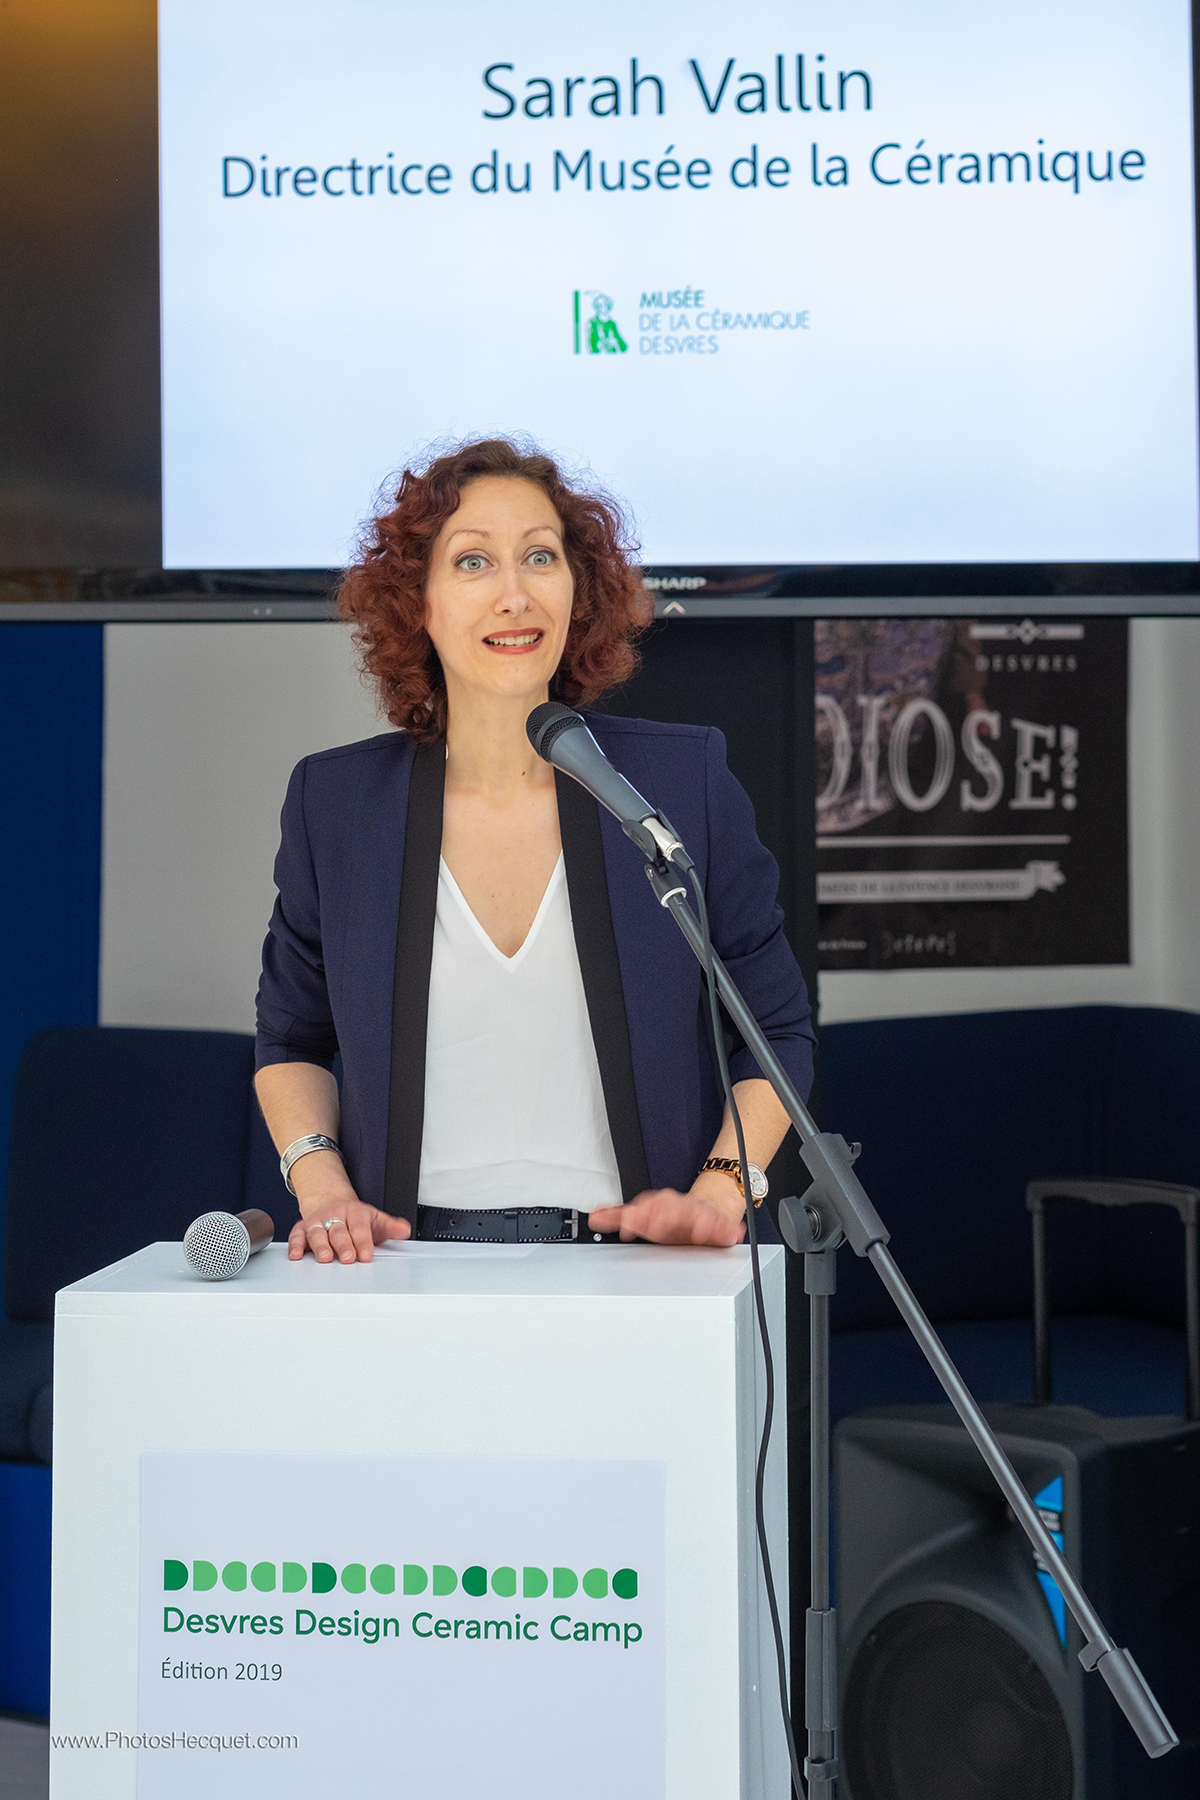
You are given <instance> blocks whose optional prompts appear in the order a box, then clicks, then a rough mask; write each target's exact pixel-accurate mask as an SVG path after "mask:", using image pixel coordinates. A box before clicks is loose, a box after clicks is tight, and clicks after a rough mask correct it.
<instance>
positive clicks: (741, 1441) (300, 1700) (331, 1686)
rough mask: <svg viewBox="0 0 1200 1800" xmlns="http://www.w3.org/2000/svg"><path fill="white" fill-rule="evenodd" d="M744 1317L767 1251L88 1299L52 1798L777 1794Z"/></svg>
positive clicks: (109, 1290)
mask: <svg viewBox="0 0 1200 1800" xmlns="http://www.w3.org/2000/svg"><path fill="white" fill-rule="evenodd" d="M762 1266H763V1280H764V1286H765V1291H766V1298H767V1306H768V1314H769V1318H770V1320H771V1324H772V1328H773V1335H774V1339H775V1342H776V1344H777V1346H778V1347H779V1350H780V1351H782V1346H783V1252H782V1251H781V1250H777V1249H766V1250H764V1251H763V1253H762ZM752 1314H753V1292H752V1287H751V1281H750V1262H749V1253H748V1251H746V1250H745V1249H738V1250H690V1249H688V1250H683V1249H681V1250H674V1249H661V1248H656V1247H650V1246H640V1245H639V1246H590V1245H589V1246H575V1245H544V1246H536V1247H534V1246H525V1245H520V1246H513V1247H500V1246H495V1247H493V1246H488V1245H458V1244H405V1245H396V1246H387V1247H385V1248H384V1249H383V1250H382V1251H381V1252H380V1253H379V1254H378V1255H377V1257H376V1260H375V1262H374V1263H372V1264H357V1265H353V1266H351V1267H349V1268H343V1267H341V1266H340V1265H335V1266H331V1267H326V1268H321V1267H318V1266H317V1265H316V1264H315V1263H313V1262H312V1261H311V1259H310V1260H306V1261H305V1262H304V1263H300V1264H296V1263H289V1262H288V1260H287V1258H286V1254H285V1251H284V1249H283V1247H282V1246H272V1247H270V1248H269V1249H268V1250H267V1251H265V1252H264V1253H263V1254H262V1255H261V1256H259V1257H257V1258H255V1259H254V1260H253V1261H252V1262H251V1263H250V1265H249V1266H248V1268H247V1269H246V1271H245V1273H244V1275H242V1276H241V1277H240V1278H239V1279H238V1280H237V1281H233V1282H230V1283H228V1284H225V1285H219V1286H218V1285H214V1284H209V1283H206V1282H203V1281H201V1280H200V1279H199V1278H198V1277H196V1276H195V1275H193V1274H192V1272H191V1271H190V1270H189V1269H188V1268H187V1266H186V1264H185V1262H184V1259H183V1255H182V1251H181V1248H180V1246H179V1245H178V1244H154V1245H151V1246H150V1247H149V1248H148V1249H146V1250H143V1251H141V1252H139V1253H138V1255H136V1256H132V1257H129V1258H127V1259H126V1260H125V1261H123V1262H120V1263H117V1264H115V1265H114V1266H113V1267H112V1268H109V1269H105V1270H102V1271H101V1272H100V1273H99V1274H97V1275H93V1276H90V1277H89V1278H88V1279H87V1280H85V1281H81V1282H78V1283H77V1284H76V1285H75V1286H74V1287H71V1288H67V1289H65V1290H64V1291H63V1292H62V1293H61V1294H60V1295H59V1297H58V1308H57V1322H56V1337H55V1442H54V1614H53V1676H52V1696H51V1708H52V1719H51V1730H52V1739H53V1744H54V1749H53V1751H52V1769H51V1794H52V1796H53V1800H84V1797H85V1796H86V1800H110V1797H111V1800H118V1797H120V1800H126V1797H128V1800H133V1796H134V1795H135V1794H136V1796H137V1800H168V1797H170V1800H176V1797H178V1800H184V1797H187V1800H191V1797H193V1796H195V1797H196V1800H200V1797H204V1800H208V1797H209V1796H211V1795H212V1794H213V1793H214V1792H216V1791H218V1784H219V1791H220V1792H221V1793H222V1795H223V1796H225V1797H226V1800H240V1797H241V1796H246V1800H250V1797H251V1796H253V1800H270V1797H272V1796H279V1797H280V1800H284V1797H285V1796H286V1800H328V1797H329V1796H330V1795H331V1794H335V1793H337V1792H339V1791H341V1790H342V1789H343V1787H344V1788H345V1791H347V1792H352V1793H354V1794H355V1796H356V1800H376V1797H378V1800H383V1797H384V1796H388V1800H392V1797H393V1796H396V1795H413V1796H421V1797H422V1800H432V1797H433V1796H438V1797H439V1800H459V1797H460V1796H461V1800H477V1797H478V1796H479V1795H480V1794H484V1793H486V1794H487V1795H489V1797H490V1800H518V1796H519V1800H561V1796H562V1795H563V1794H570V1795H571V1796H572V1800H601V1796H603V1797H605V1800H610V1797H611V1796H612V1795H613V1794H620V1795H621V1796H622V1800H685V1796H686V1800H694V1796H695V1795H697V1794H701V1793H702V1794H704V1795H705V1796H706V1797H709V1800H721V1797H724V1796H728V1797H729V1800H735V1797H737V1800H743V1797H744V1800H749V1797H750V1796H751V1795H753V1796H755V1797H756V1800H757V1797H758V1796H761V1795H773V1794H777V1795H779V1796H783V1795H784V1794H785V1793H786V1791H787V1771H786V1760H785V1753H784V1748H783V1738H782V1731H781V1727H780V1724H779V1719H778V1699H777V1686H776V1680H775V1674H774V1662H773V1651H772V1647H771V1641H770V1627H769V1621H768V1618H767V1614H766V1605H765V1600H764V1597H763V1593H762V1586H761V1580H760V1577H759V1573H758V1568H757V1551H756V1545H755V1533H754V1456H755V1447H756V1443H757V1436H758V1431H759V1429H760V1428H761V1419H762V1403H763V1369H762V1359H761V1353H760V1351H759V1348H758V1345H757V1342H756V1338H755V1331H754V1323H753V1316H752ZM782 1363H783V1357H782V1354H780V1355H778V1357H777V1368H778V1369H779V1370H780V1374H781V1375H782ZM783 1416H784V1414H783V1407H782V1393H781V1394H780V1396H779V1413H778V1417H780V1418H782V1417H783ZM782 1440H783V1433H782V1430H781V1431H779V1433H778V1434H777V1442H776V1448H775V1449H773V1451H772V1455H771V1459H770V1464H769V1468H768V1476H767V1490H766V1500H767V1517H768V1524H769V1528H770V1530H771V1536H772V1542H773V1544H774V1546H775V1557H776V1579H777V1580H778V1581H779V1582H780V1587H781V1594H784V1593H786V1532H785V1510H786V1509H785V1487H784V1457H783V1443H782Z"/></svg>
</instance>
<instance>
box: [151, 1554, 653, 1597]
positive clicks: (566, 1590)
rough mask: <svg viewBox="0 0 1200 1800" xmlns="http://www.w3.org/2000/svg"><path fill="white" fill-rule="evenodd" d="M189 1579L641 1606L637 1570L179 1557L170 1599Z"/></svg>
mask: <svg viewBox="0 0 1200 1800" xmlns="http://www.w3.org/2000/svg"><path fill="white" fill-rule="evenodd" d="M189 1579H190V1581H191V1585H192V1587H193V1589H194V1590H195V1592H196V1593H198V1594H202V1593H207V1592H209V1591H210V1590H211V1589H212V1588H215V1587H216V1586H217V1583H218V1582H220V1583H221V1584H222V1585H223V1586H224V1587H226V1588H227V1589H228V1590H229V1591H230V1592H231V1593H235V1594H240V1593H242V1592H244V1591H245V1588H246V1586H247V1584H249V1585H250V1586H251V1587H252V1588H254V1589H255V1590H256V1592H258V1593H260V1594H273V1593H274V1592H275V1590H276V1588H277V1587H278V1588H279V1589H281V1590H282V1592H283V1593H285V1594H300V1593H303V1591H304V1589H305V1588H306V1587H308V1586H309V1585H310V1582H311V1588H312V1592H313V1593H314V1594H329V1593H332V1591H333V1590H334V1588H336V1587H337V1586H338V1583H339V1580H340V1582H341V1586H342V1587H343V1588H344V1589H345V1590H346V1592H347V1593H348V1594H364V1593H366V1591H367V1587H368V1584H369V1585H370V1587H371V1588H372V1589H373V1591H374V1592H375V1593H377V1594H394V1593H395V1592H396V1590H397V1587H399V1588H400V1591H401V1592H402V1593H403V1594H405V1595H406V1596H408V1597H412V1598H415V1597H416V1596H417V1595H419V1594H424V1593H427V1592H428V1591H429V1590H430V1589H431V1588H432V1592H433V1593H434V1594H435V1595H437V1596H438V1597H439V1598H445V1596H446V1595H448V1594H453V1593H455V1592H456V1591H457V1589H458V1588H459V1586H460V1584H461V1587H462V1591H463V1593H464V1594H468V1595H470V1596H471V1598H472V1599H476V1600H481V1599H483V1598H484V1597H485V1596H486V1595H487V1593H488V1591H489V1589H490V1591H491V1592H492V1593H493V1594H494V1595H495V1596H496V1597H497V1599H500V1600H512V1599H514V1598H515V1597H516V1595H517V1593H518V1591H519V1592H520V1595H521V1598H522V1599H524V1600H540V1599H541V1598H542V1596H543V1595H544V1594H545V1593H546V1592H547V1590H551V1591H552V1593H553V1597H554V1599H555V1600H570V1599H571V1598H572V1597H573V1596H574V1595H575V1594H577V1593H578V1592H579V1591H580V1589H581V1588H582V1591H583V1593H584V1594H586V1595H587V1597H588V1599H590V1600H603V1599H606V1598H607V1596H608V1595H609V1593H610V1592H611V1593H612V1594H613V1595H614V1596H615V1597H616V1598H617V1599H618V1600H636V1599H637V1596H638V1572H637V1570H636V1569H618V1570H617V1571H616V1573H615V1574H614V1575H612V1576H611V1578H610V1576H609V1573H608V1570H607V1569H601V1568H593V1569H588V1570H587V1572H586V1573H585V1574H584V1575H583V1577H582V1578H581V1577H580V1576H579V1575H577V1574H576V1572H575V1570H574V1569H568V1568H566V1567H565V1566H563V1565H557V1566H555V1567H553V1568H552V1569H551V1570H550V1572H549V1573H547V1571H546V1570H545V1569H543V1568H539V1567H538V1566H537V1564H535V1563H526V1564H524V1565H523V1566H522V1567H521V1568H517V1566H516V1565H515V1564H512V1563H501V1564H500V1565H499V1567H497V1568H495V1569H493V1570H492V1571H491V1574H490V1578H489V1572H488V1570H487V1569H486V1568H484V1567H483V1565H482V1564H481V1563H473V1564H472V1565H471V1567H470V1568H468V1569H464V1570H463V1572H462V1575H461V1576H459V1575H458V1573H457V1572H456V1571H455V1570H454V1569H453V1568H451V1566H450V1565H449V1564H448V1563H431V1564H429V1565H428V1566H426V1565H425V1564H424V1563H403V1564H401V1565H400V1568H399V1570H397V1568H396V1566H395V1564H393V1563H376V1564H375V1566H374V1567H373V1568H371V1569H370V1570H369V1571H368V1566H367V1564H366V1563H361V1562H351V1563H346V1564H345V1565H344V1566H343V1568H342V1571H341V1575H340V1577H339V1575H338V1571H337V1569H336V1568H335V1567H334V1565H333V1564H332V1563H327V1562H315V1563H311V1564H309V1565H307V1566H306V1565H305V1564H304V1563H298V1562H283V1563H275V1562H257V1563H255V1564H254V1565H253V1567H249V1566H248V1565H247V1564H246V1563H244V1562H240V1561H235V1562H227V1563H226V1564H225V1566H224V1568H222V1569H221V1570H220V1571H219V1572H218V1569H217V1565H216V1564H215V1563H211V1562H204V1561H196V1562H193V1563H192V1564H191V1568H190V1571H189V1567H188V1564H187V1563H185V1562H182V1561H180V1560H179V1559H177V1558H175V1557H167V1558H166V1559H165V1560H164V1562H163V1588H164V1589H165V1590H166V1592H167V1593H178V1592H180V1590H181V1589H183V1588H186V1587H187V1586H188V1582H189Z"/></svg>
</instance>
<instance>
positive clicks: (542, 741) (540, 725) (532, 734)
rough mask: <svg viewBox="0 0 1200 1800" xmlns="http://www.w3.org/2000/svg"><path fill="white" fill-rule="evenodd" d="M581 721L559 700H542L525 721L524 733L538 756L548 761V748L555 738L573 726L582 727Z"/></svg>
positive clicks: (577, 715) (575, 713)
mask: <svg viewBox="0 0 1200 1800" xmlns="http://www.w3.org/2000/svg"><path fill="white" fill-rule="evenodd" d="M582 724H583V720H582V719H581V718H580V716H579V714H578V713H577V712H575V711H574V710H573V709H572V708H571V707H569V706H564V705H563V704H562V702H561V701H559V700H543V702H542V704H541V705H540V706H535V707H534V709H533V711H532V712H531V713H530V715H529V717H528V718H527V719H526V721H525V731H526V734H527V736H528V738H529V741H530V743H531V744H532V745H533V747H534V749H535V750H536V751H537V753H538V755H539V756H544V757H545V758H546V760H547V762H548V761H549V760H550V746H551V745H552V744H553V742H554V740H555V738H557V737H561V735H562V733H563V732H564V731H570V730H571V729H572V727H573V726H575V725H582Z"/></svg>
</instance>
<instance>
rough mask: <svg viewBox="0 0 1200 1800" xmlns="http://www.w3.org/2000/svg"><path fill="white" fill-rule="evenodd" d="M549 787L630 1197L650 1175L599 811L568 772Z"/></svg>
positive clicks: (607, 1103) (643, 1186) (626, 1192)
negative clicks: (553, 795)
mask: <svg viewBox="0 0 1200 1800" xmlns="http://www.w3.org/2000/svg"><path fill="white" fill-rule="evenodd" d="M554 782H555V786H556V788H557V790H558V825H559V830H560V832H561V834H562V847H563V861H564V862H565V864H566V870H567V893H568V895H569V897H570V901H571V923H572V926H573V927H574V931H575V949H576V951H577V953H578V956H579V969H580V973H581V975H582V976H583V991H584V994H585V996H586V998H587V1009H588V1018H589V1019H590V1021H591V1026H592V1041H593V1042H594V1044H595V1046H596V1061H597V1062H598V1063H599V1065H600V1084H601V1086H602V1088H603V1090H604V1107H605V1111H606V1112H607V1113H608V1128H609V1130H610V1131H611V1133H612V1141H613V1149H614V1151H615V1152H616V1157H617V1172H618V1174H619V1175H620V1178H621V1193H622V1196H623V1198H624V1199H626V1200H632V1199H633V1197H634V1195H635V1194H640V1193H642V1192H643V1191H644V1190H645V1189H646V1188H648V1187H649V1186H650V1171H649V1168H648V1167H647V1164H646V1146H645V1143H644V1142H643V1140H642V1122H641V1119H640V1118H639V1116H638V1106H637V1090H636V1088H635V1086H634V1080H633V1052H632V1050H631V1049H630V1046H629V1021H628V1019H627V1017H626V1015H625V995H624V992H623V990H622V987H621V965H620V963H619V962H618V960H617V939H616V934H615V933H614V931H613V922H612V910H611V908H610V906H609V903H608V876H607V874H606V873H605V868H604V844H603V841H602V839H601V836H600V814H599V811H598V809H597V806H596V802H595V801H594V800H593V799H592V797H591V795H590V794H589V793H588V792H587V791H586V789H584V788H582V787H580V785H579V783H578V782H577V781H572V780H571V778H570V776H569V775H562V774H559V773H558V772H557V771H556V773H555V777H554Z"/></svg>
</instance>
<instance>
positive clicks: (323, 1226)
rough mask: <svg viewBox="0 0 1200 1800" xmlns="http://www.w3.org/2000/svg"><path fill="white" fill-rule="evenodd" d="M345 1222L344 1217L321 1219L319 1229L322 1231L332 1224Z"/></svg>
mask: <svg viewBox="0 0 1200 1800" xmlns="http://www.w3.org/2000/svg"><path fill="white" fill-rule="evenodd" d="M345 1223H346V1221H345V1219H322V1220H321V1229H322V1231H328V1230H329V1229H330V1227H331V1226H333V1225H344V1224H345Z"/></svg>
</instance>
